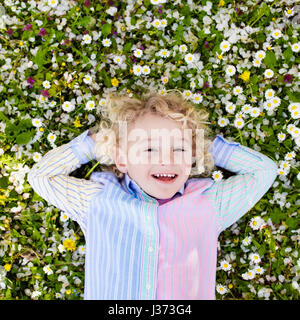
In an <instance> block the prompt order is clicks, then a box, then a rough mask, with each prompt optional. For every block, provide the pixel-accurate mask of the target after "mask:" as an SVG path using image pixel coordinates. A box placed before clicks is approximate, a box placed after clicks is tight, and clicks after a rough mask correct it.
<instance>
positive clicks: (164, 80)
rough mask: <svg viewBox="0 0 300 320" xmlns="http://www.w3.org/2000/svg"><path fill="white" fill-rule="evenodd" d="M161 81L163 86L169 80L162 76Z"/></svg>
mask: <svg viewBox="0 0 300 320" xmlns="http://www.w3.org/2000/svg"><path fill="white" fill-rule="evenodd" d="M161 81H162V83H163V84H166V83H168V82H169V78H168V77H167V76H163V77H161Z"/></svg>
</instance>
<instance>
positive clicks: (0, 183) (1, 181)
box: [0, 177, 8, 189]
mask: <svg viewBox="0 0 300 320" xmlns="http://www.w3.org/2000/svg"><path fill="white" fill-rule="evenodd" d="M6 187H8V177H1V178H0V188H2V189H4V188H6Z"/></svg>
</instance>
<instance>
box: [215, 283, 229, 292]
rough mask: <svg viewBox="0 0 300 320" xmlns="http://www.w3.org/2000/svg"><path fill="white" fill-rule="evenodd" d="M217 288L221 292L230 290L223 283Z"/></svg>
mask: <svg viewBox="0 0 300 320" xmlns="http://www.w3.org/2000/svg"><path fill="white" fill-rule="evenodd" d="M216 290H217V292H218V293H220V294H225V293H227V292H228V290H227V288H226V287H225V286H223V285H221V284H218V285H217V287H216Z"/></svg>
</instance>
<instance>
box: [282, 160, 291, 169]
mask: <svg viewBox="0 0 300 320" xmlns="http://www.w3.org/2000/svg"><path fill="white" fill-rule="evenodd" d="M280 168H282V169H285V170H290V168H291V165H290V163H289V162H287V161H280Z"/></svg>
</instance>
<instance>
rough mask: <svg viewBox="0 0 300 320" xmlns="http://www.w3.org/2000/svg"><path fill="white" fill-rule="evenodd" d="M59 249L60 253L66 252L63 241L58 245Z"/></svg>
mask: <svg viewBox="0 0 300 320" xmlns="http://www.w3.org/2000/svg"><path fill="white" fill-rule="evenodd" d="M57 249H58V251H59V252H60V253H62V252H64V251H66V248H65V246H64V245H62V244H61V243H60V244H59V245H58V247H57Z"/></svg>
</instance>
